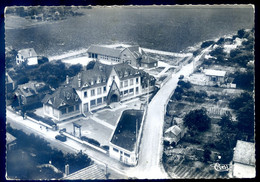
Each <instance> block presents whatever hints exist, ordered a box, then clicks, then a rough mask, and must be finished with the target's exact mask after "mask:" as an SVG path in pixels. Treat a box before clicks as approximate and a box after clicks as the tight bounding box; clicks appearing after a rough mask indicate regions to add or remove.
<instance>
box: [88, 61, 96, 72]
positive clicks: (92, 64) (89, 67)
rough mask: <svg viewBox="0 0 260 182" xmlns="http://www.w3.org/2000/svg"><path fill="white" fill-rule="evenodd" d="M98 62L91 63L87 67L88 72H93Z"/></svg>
mask: <svg viewBox="0 0 260 182" xmlns="http://www.w3.org/2000/svg"><path fill="white" fill-rule="evenodd" d="M95 64H96V62H95V61H90V62H89V63H88V65H87V70H91V69H93V68H94V66H95Z"/></svg>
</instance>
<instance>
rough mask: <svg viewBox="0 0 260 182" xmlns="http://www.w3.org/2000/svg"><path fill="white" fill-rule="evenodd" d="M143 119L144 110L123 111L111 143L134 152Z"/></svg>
mask: <svg viewBox="0 0 260 182" xmlns="http://www.w3.org/2000/svg"><path fill="white" fill-rule="evenodd" d="M142 119H143V111H142V110H134V109H129V110H125V111H123V112H122V115H121V117H120V119H119V122H118V124H117V127H116V129H115V131H114V133H113V136H112V139H111V141H110V142H111V143H112V144H114V145H117V146H119V147H122V148H124V149H126V150H128V151H133V150H134V149H135V144H136V141H137V136H136V131H137V133H139V129H140V126H141V123H142Z"/></svg>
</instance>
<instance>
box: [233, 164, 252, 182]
mask: <svg viewBox="0 0 260 182" xmlns="http://www.w3.org/2000/svg"><path fill="white" fill-rule="evenodd" d="M255 176H256V169H255V167H254V166H249V165H245V164H240V163H237V162H235V163H234V164H233V177H235V178H255Z"/></svg>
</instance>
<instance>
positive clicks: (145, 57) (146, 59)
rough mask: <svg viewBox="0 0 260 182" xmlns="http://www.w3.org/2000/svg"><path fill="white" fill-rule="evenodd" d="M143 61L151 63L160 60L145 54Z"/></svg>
mask: <svg viewBox="0 0 260 182" xmlns="http://www.w3.org/2000/svg"><path fill="white" fill-rule="evenodd" d="M141 62H142V63H146V64H150V63H157V62H158V61H157V60H156V59H154V58H152V57H150V56H143V57H142V60H141Z"/></svg>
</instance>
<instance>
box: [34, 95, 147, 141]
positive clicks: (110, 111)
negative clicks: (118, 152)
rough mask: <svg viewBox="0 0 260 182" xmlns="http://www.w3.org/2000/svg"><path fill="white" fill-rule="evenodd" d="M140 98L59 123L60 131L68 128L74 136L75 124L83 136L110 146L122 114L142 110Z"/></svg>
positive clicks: (77, 133)
mask: <svg viewBox="0 0 260 182" xmlns="http://www.w3.org/2000/svg"><path fill="white" fill-rule="evenodd" d="M142 102H145V100H144V101H140V99H139V98H134V99H132V100H130V101H126V102H122V103H112V104H111V105H110V107H111V108H104V109H101V110H98V111H96V112H93V114H89V115H88V116H87V117H83V116H82V117H77V118H72V119H70V120H66V121H64V122H61V123H58V126H59V128H60V129H62V128H66V131H67V132H68V133H71V134H73V123H76V124H78V125H80V126H81V136H86V137H88V138H92V139H95V140H97V141H98V142H99V143H100V145H108V144H109V141H110V138H111V135H112V134H113V131H114V129H115V128H116V124H117V121H118V119H119V117H120V116H121V113H122V112H123V111H124V110H126V109H140V107H141V103H142ZM35 113H36V114H37V115H40V116H43V112H42V108H38V109H36V111H35ZM75 135H76V136H79V130H78V129H77V128H75Z"/></svg>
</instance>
